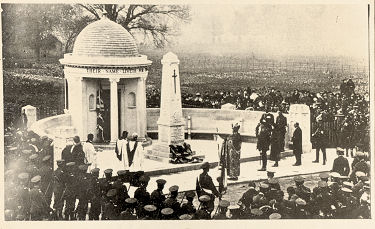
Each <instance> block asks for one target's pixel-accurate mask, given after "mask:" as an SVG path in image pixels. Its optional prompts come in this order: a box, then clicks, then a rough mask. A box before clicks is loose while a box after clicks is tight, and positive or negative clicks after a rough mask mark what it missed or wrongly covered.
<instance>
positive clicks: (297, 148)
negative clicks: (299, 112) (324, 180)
mask: <svg viewBox="0 0 375 229" xmlns="http://www.w3.org/2000/svg"><path fill="white" fill-rule="evenodd" d="M294 128H295V129H294V132H293V137H292V142H293V154H294V156H295V157H296V163H295V164H294V165H293V166H300V165H301V164H302V163H301V154H302V130H301V128H300V127H299V123H298V122H296V123H295V124H294Z"/></svg>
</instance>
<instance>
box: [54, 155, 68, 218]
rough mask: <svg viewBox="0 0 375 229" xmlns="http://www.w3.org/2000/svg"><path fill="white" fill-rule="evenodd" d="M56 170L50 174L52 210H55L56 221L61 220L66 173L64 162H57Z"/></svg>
mask: <svg viewBox="0 0 375 229" xmlns="http://www.w3.org/2000/svg"><path fill="white" fill-rule="evenodd" d="M56 162H57V168H56V170H55V171H53V174H52V183H53V184H52V186H53V187H52V190H53V197H54V198H53V209H55V217H56V219H57V220H60V219H62V210H63V207H64V200H63V194H64V190H65V182H66V176H67V174H66V172H65V169H64V167H65V161H64V160H57V161H56Z"/></svg>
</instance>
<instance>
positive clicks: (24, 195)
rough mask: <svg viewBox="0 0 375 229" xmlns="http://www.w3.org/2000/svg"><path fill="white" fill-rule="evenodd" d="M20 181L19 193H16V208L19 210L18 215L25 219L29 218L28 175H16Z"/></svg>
mask: <svg viewBox="0 0 375 229" xmlns="http://www.w3.org/2000/svg"><path fill="white" fill-rule="evenodd" d="M18 179H19V180H20V187H21V188H20V191H19V193H18V197H17V200H18V208H19V209H20V211H19V212H20V214H21V215H23V216H24V217H25V218H26V219H29V218H30V204H31V203H30V192H29V186H28V185H29V179H30V178H29V174H28V173H21V174H19V175H18Z"/></svg>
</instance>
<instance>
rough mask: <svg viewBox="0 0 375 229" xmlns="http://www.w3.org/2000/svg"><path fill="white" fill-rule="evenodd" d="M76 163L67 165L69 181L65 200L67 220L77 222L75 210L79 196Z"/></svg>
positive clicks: (67, 180) (67, 181)
mask: <svg viewBox="0 0 375 229" xmlns="http://www.w3.org/2000/svg"><path fill="white" fill-rule="evenodd" d="M75 166H76V163H75V162H69V163H67V164H66V171H67V179H66V186H65V192H64V200H65V212H64V215H65V220H76V218H75V214H74V208H75V203H76V195H77V178H76V168H75Z"/></svg>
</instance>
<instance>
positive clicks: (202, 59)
mask: <svg viewBox="0 0 375 229" xmlns="http://www.w3.org/2000/svg"><path fill="white" fill-rule="evenodd" d="M145 54H146V55H147V56H148V58H149V59H150V60H152V61H153V64H152V65H151V67H150V69H149V77H148V79H147V89H148V90H151V89H153V88H160V85H161V63H160V60H161V58H162V55H163V53H161V52H149V53H147V52H146V53H145ZM177 55H178V57H179V59H180V75H181V89H182V91H183V92H184V93H195V92H201V93H202V92H204V91H206V90H207V91H213V90H237V89H240V88H245V87H251V88H262V87H275V88H276V89H278V90H280V91H281V92H282V93H286V92H288V91H291V90H293V89H303V90H310V91H313V92H319V91H324V90H326V91H338V90H339V85H340V83H341V80H342V79H344V78H349V77H351V78H353V80H354V83H355V84H356V86H357V88H356V91H357V92H358V93H365V92H366V91H368V73H367V72H368V69H367V67H366V66H362V65H360V64H348V63H347V61H346V62H344V61H343V62H339V61H336V60H321V59H319V58H318V59H315V60H310V61H309V60H308V59H301V58H299V59H290V58H288V59H285V60H268V59H258V58H255V57H253V56H238V55H226V56H212V55H208V54H186V53H177ZM3 66H4V71H3V77H4V112H5V115H4V116H5V117H4V118H5V126H7V125H8V124H9V123H10V122H11V121H12V122H15V121H17V119H18V118H19V115H20V109H21V107H22V106H25V105H28V104H30V105H32V106H35V107H37V109H38V117H39V118H43V117H47V116H51V115H55V114H60V113H62V112H63V109H64V80H63V77H64V76H63V69H62V66H61V65H60V64H59V62H58V60H56V59H55V60H54V59H48V60H43V61H42V62H41V63H39V64H36V63H35V62H34V60H4V65H3Z"/></svg>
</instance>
